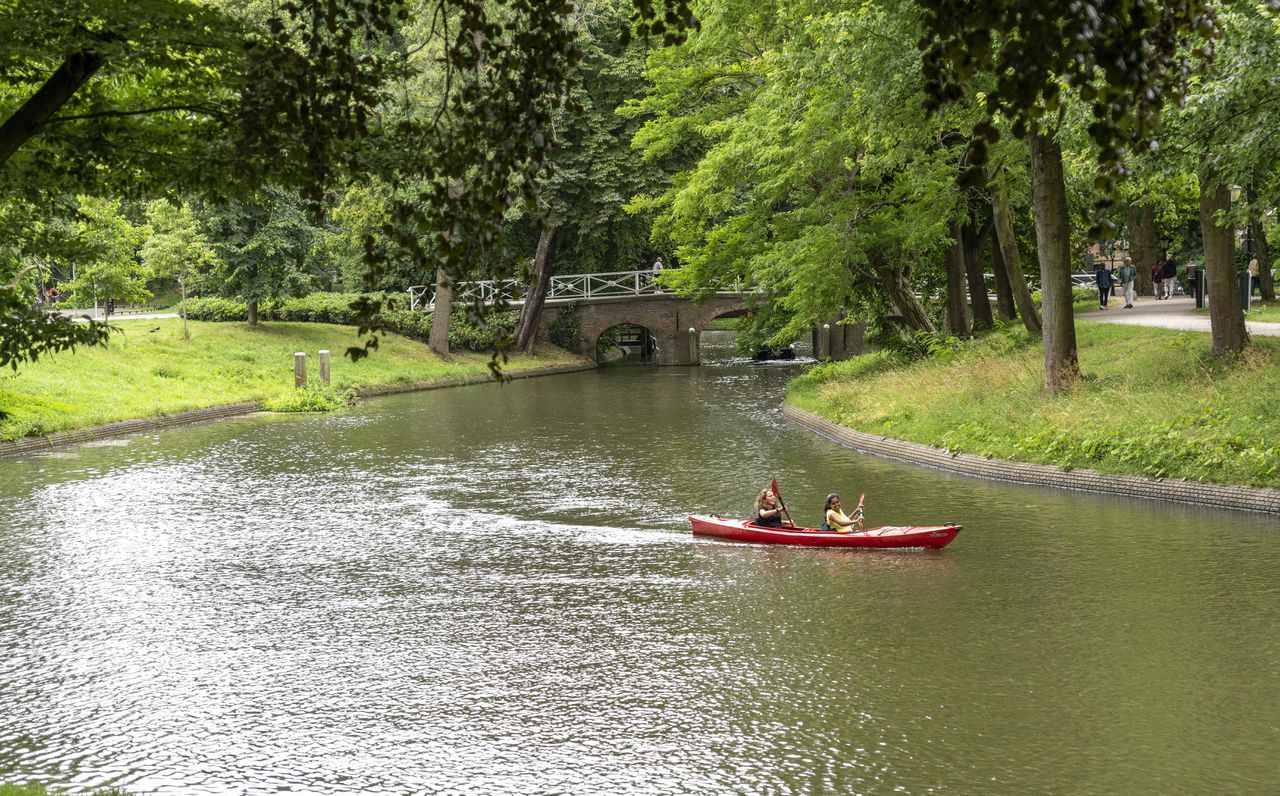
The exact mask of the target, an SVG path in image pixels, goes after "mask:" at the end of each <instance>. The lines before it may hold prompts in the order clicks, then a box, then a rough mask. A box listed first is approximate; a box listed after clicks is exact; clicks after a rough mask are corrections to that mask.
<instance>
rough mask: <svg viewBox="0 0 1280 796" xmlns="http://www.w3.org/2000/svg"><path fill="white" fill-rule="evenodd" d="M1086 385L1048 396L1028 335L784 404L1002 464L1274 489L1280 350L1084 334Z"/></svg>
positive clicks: (888, 366) (871, 373)
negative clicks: (1229, 355) (1228, 358)
mask: <svg viewBox="0 0 1280 796" xmlns="http://www.w3.org/2000/svg"><path fill="white" fill-rule="evenodd" d="M1076 328H1077V332H1078V337H1079V347H1080V349H1079V350H1080V363H1081V368H1082V369H1083V371H1084V373H1085V376H1084V378H1083V379H1082V380H1081V382H1080V383H1079V385H1078V386H1077V387H1075V388H1074V389H1073V390H1072V391H1070V392H1068V393H1067V394H1064V395H1060V396H1055V397H1052V398H1050V397H1046V396H1045V395H1044V394H1043V393H1042V390H1041V384H1042V378H1043V373H1044V371H1043V363H1042V352H1041V347H1040V345H1039V341H1038V340H1037V341H1035V342H1029V341H1028V340H1027V339H1026V336H1025V334H1023V333H1022V332H1021V331H1020V330H1017V329H1013V328H1006V329H1003V330H1000V331H997V332H993V333H991V334H989V335H987V336H985V337H983V338H981V339H979V340H977V341H975V342H973V343H970V344H966V345H964V346H962V347H961V348H960V349H959V350H957V351H951V352H943V353H941V354H938V355H935V356H934V357H932V358H929V359H924V360H919V361H915V362H904V361H903V360H902V359H901V358H900V357H898V356H896V355H894V354H890V353H888V352H883V351H882V352H877V353H874V354H867V355H864V356H862V357H858V358H857V359H854V360H850V361H847V362H840V363H835V364H831V365H821V366H817V367H815V368H813V369H812V370H811V371H810V372H809V373H808V374H806V375H805V376H802V377H801V378H799V379H797V380H796V381H794V382H792V384H791V385H790V386H789V388H788V392H787V400H788V401H789V402H791V403H792V404H794V405H796V406H798V407H800V408H802V409H807V410H809V411H811V412H815V413H817V414H819V415H821V416H823V417H825V418H827V419H828V420H832V421H835V422H837V423H841V424H843V425H845V426H848V427H850V428H854V429H858V430H861V431H867V432H871V433H875V434H883V435H885V436H889V437H894V438H897V439H905V440H910V441H913V442H920V443H924V444H926V445H932V446H935V447H939V448H947V449H950V450H955V451H961V452H965V453H975V454H979V455H989V456H993V457H997V458H1002V459H1012V460H1018V461H1027V462H1040V463H1047V464H1057V465H1061V466H1064V467H1088V468H1092V469H1095V470H1101V471H1104V472H1113V473H1141V474H1146V475H1155V476H1162V477H1179V478H1188V479H1192V480H1199V481H1212V482H1218V483H1233V484H1252V485H1258V486H1272V487H1280V340H1277V339H1273V338H1262V337H1255V338H1254V339H1253V348H1252V350H1251V351H1250V352H1248V354H1247V355H1245V356H1244V357H1243V358H1241V359H1239V360H1238V361H1235V362H1233V363H1222V362H1217V361H1215V360H1213V359H1212V358H1211V357H1210V340H1209V335H1208V334H1203V333H1189V332H1175V331H1171V330H1167V329H1146V328H1141V327H1133V326H1119V325H1115V324H1105V323H1094V322H1090V321H1079V322H1077V326H1076Z"/></svg>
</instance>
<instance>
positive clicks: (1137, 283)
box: [1125, 205, 1160, 296]
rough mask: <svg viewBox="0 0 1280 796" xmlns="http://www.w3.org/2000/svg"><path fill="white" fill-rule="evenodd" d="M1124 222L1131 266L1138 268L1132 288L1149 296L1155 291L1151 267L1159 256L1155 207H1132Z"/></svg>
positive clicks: (1142, 294)
mask: <svg viewBox="0 0 1280 796" xmlns="http://www.w3.org/2000/svg"><path fill="white" fill-rule="evenodd" d="M1125 223H1126V224H1127V225H1128V227H1129V257H1130V259H1132V260H1133V267H1134V268H1136V269H1138V276H1137V278H1136V279H1135V280H1134V283H1133V289H1134V290H1135V291H1136V292H1137V294H1138V295H1139V296H1150V295H1152V293H1154V292H1155V286H1154V285H1153V284H1152V283H1151V268H1152V266H1154V265H1155V264H1156V259H1157V258H1158V257H1159V256H1160V252H1159V251H1157V250H1156V247H1157V245H1158V244H1159V240H1157V239H1156V211H1155V208H1154V207H1152V206H1151V205H1137V206H1136V207H1132V208H1130V209H1129V217H1128V218H1127V219H1126V221H1125Z"/></svg>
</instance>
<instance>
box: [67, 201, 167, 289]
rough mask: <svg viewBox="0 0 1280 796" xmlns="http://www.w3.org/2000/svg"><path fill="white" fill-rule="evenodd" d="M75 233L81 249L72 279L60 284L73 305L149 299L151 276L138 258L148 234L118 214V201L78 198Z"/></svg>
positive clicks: (119, 210) (144, 227) (119, 211)
mask: <svg viewBox="0 0 1280 796" xmlns="http://www.w3.org/2000/svg"><path fill="white" fill-rule="evenodd" d="M79 204H80V207H79V216H80V219H79V220H78V221H77V222H76V232H77V235H78V237H79V239H80V241H81V243H82V245H83V250H82V252H81V253H80V254H79V255H78V256H77V257H76V263H75V265H76V267H75V277H74V278H73V279H71V280H70V281H68V282H64V283H63V289H64V291H66V292H68V293H71V294H72V295H73V296H74V297H75V300H76V302H77V303H79V304H82V305H84V304H87V303H89V302H92V303H93V306H94V307H97V306H98V305H99V304H100V303H105V302H108V301H119V302H125V303H141V302H144V301H146V300H147V299H149V298H151V291H149V290H147V278H148V277H149V276H150V275H151V274H150V272H149V271H148V270H147V268H146V266H145V265H144V264H143V263H142V260H141V258H140V257H139V256H138V249H139V247H140V246H142V243H143V241H145V240H146V239H147V236H148V235H149V234H150V230H149V229H148V228H147V227H146V225H141V224H134V223H133V222H132V221H130V220H129V219H128V218H127V217H126V216H125V214H124V213H123V212H122V208H121V202H120V200H119V199H100V198H97V197H92V196H81V197H79Z"/></svg>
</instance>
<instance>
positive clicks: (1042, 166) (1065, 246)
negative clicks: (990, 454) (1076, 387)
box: [1030, 132, 1080, 392]
mask: <svg viewBox="0 0 1280 796" xmlns="http://www.w3.org/2000/svg"><path fill="white" fill-rule="evenodd" d="M1030 144H1031V146H1030V149H1031V193H1032V197H1033V201H1034V203H1035V216H1036V252H1037V254H1038V255H1039V257H1040V296H1041V308H1042V310H1043V312H1044V327H1043V340H1044V385H1045V389H1046V390H1048V391H1049V392H1058V391H1060V390H1062V389H1065V388H1067V387H1069V386H1070V385H1071V384H1072V383H1073V382H1074V381H1075V380H1076V378H1077V377H1078V376H1079V375H1080V363H1079V360H1078V359H1077V357H1076V326H1075V315H1074V314H1073V313H1074V310H1073V309H1072V302H1071V250H1070V232H1069V230H1068V224H1067V208H1066V187H1065V184H1064V182H1063V177H1062V149H1061V147H1060V146H1059V145H1058V141H1057V139H1056V138H1055V137H1054V136H1053V135H1051V134H1049V133H1045V132H1038V133H1036V134H1035V135H1034V136H1032V137H1031V142H1030Z"/></svg>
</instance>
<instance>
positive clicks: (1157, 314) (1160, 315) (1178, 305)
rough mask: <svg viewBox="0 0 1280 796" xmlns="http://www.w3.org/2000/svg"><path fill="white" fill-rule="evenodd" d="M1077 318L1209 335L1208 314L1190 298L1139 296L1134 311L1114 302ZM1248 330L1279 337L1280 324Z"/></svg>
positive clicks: (1254, 324)
mask: <svg viewBox="0 0 1280 796" xmlns="http://www.w3.org/2000/svg"><path fill="white" fill-rule="evenodd" d="M1076 317H1077V318H1087V319H1088V320H1091V321H1102V322H1103V323H1124V324H1128V325H1130V326H1155V327H1161V328H1164V329H1179V330H1181V331H1184V332H1208V331H1210V329H1209V314H1208V313H1207V312H1196V302H1195V299H1193V298H1191V297H1190V296H1175V297H1174V298H1171V299H1165V300H1163V301H1156V300H1155V299H1154V298H1152V297H1150V296H1139V297H1138V299H1137V303H1135V304H1134V305H1133V308H1132V309H1125V308H1124V299H1123V298H1120V299H1112V300H1111V302H1110V304H1109V306H1108V308H1107V309H1105V310H1093V311H1092V312H1082V313H1080V314H1079V315H1077V316H1076ZM1245 328H1247V329H1248V330H1249V334H1255V335H1263V336H1266V337H1280V323H1262V322H1261V321H1248V322H1246V323H1245Z"/></svg>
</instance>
